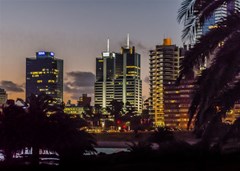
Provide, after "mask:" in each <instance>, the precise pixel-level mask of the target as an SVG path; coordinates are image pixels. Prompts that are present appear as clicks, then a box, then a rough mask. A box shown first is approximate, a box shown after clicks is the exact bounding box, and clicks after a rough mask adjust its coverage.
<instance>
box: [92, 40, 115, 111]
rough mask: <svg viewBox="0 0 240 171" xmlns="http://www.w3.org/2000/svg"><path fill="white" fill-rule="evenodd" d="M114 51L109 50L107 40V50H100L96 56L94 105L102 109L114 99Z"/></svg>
mask: <svg viewBox="0 0 240 171" xmlns="http://www.w3.org/2000/svg"><path fill="white" fill-rule="evenodd" d="M116 55H117V54H116V53H114V52H109V40H108V45H107V51H105V52H102V56H101V57H100V58H96V82H95V86H94V92H95V93H94V94H95V100H94V101H95V106H96V105H99V106H101V107H102V108H103V109H106V108H107V107H109V106H110V102H111V101H112V100H113V99H114V79H115V77H116V74H115V73H116V71H115V70H116Z"/></svg>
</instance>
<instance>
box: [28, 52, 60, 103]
mask: <svg viewBox="0 0 240 171" xmlns="http://www.w3.org/2000/svg"><path fill="white" fill-rule="evenodd" d="M32 93H33V94H36V95H38V94H40V93H46V94H47V95H50V96H52V97H53V98H54V99H56V100H57V101H58V102H59V103H60V102H62V101H63V60H61V59H57V58H55V54H54V53H53V52H45V51H40V52H36V57H34V58H27V59H26V99H27V98H28V97H29V96H30V95H31V94H32Z"/></svg>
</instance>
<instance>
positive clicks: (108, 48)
mask: <svg viewBox="0 0 240 171" xmlns="http://www.w3.org/2000/svg"><path fill="white" fill-rule="evenodd" d="M109 51H110V43H109V39H107V52H109Z"/></svg>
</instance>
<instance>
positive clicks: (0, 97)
mask: <svg viewBox="0 0 240 171" xmlns="http://www.w3.org/2000/svg"><path fill="white" fill-rule="evenodd" d="M7 98H8V95H7V92H6V91H5V90H4V89H2V88H0V106H1V105H2V104H4V103H6V101H7Z"/></svg>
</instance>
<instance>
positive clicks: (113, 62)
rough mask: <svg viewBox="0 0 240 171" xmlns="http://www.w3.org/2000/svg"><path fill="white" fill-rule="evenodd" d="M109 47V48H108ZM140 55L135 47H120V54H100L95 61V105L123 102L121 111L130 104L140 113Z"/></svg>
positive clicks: (103, 106) (106, 105) (102, 105)
mask: <svg viewBox="0 0 240 171" xmlns="http://www.w3.org/2000/svg"><path fill="white" fill-rule="evenodd" d="M108 47H109V46H108ZM140 73H141V62H140V54H138V53H136V52H135V47H130V46H129V37H128V41H127V46H126V47H122V49H121V53H114V52H109V48H108V50H107V52H103V53H102V57H101V58H97V59H96V82H95V105H96V104H98V105H100V106H101V107H102V108H106V107H108V106H110V102H111V101H112V100H113V99H114V100H118V101H121V102H123V109H125V110H126V104H130V105H131V106H132V107H133V108H134V109H135V111H136V112H138V113H140V112H141V111H142V81H141V78H140V77H141V75H140Z"/></svg>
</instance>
